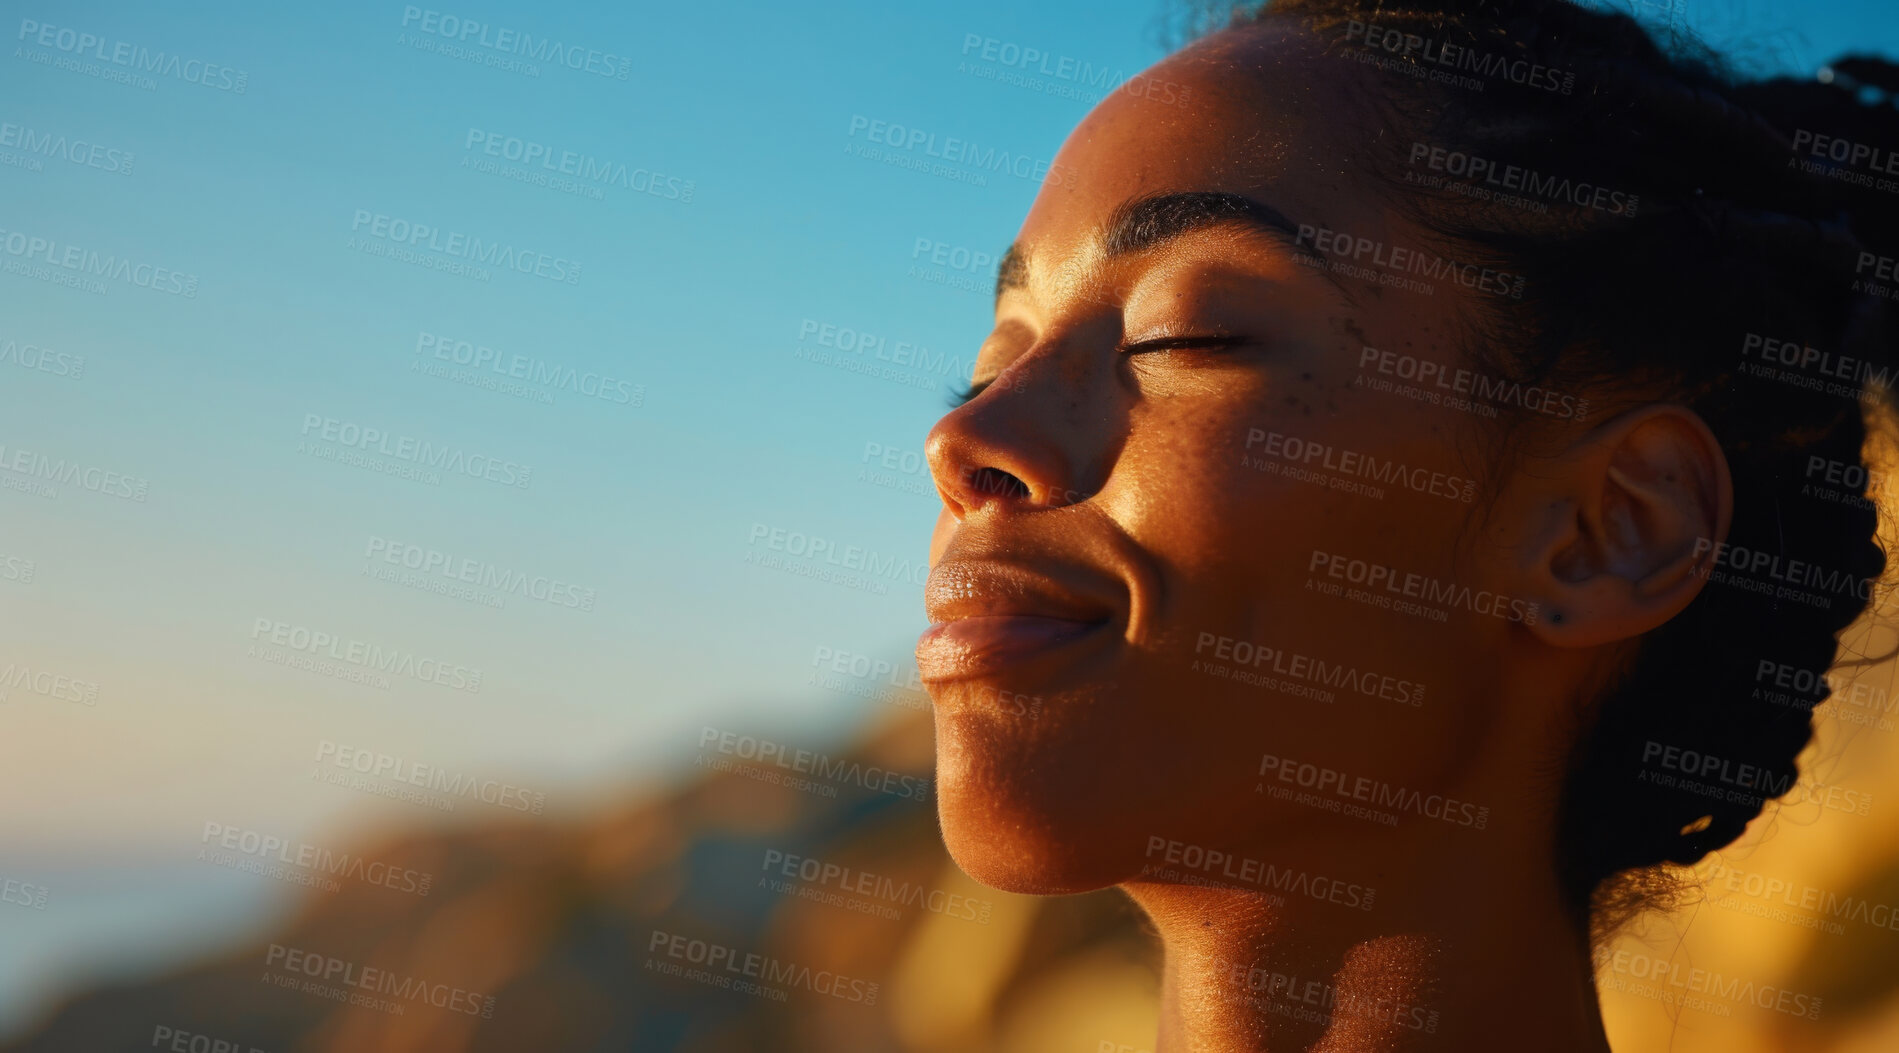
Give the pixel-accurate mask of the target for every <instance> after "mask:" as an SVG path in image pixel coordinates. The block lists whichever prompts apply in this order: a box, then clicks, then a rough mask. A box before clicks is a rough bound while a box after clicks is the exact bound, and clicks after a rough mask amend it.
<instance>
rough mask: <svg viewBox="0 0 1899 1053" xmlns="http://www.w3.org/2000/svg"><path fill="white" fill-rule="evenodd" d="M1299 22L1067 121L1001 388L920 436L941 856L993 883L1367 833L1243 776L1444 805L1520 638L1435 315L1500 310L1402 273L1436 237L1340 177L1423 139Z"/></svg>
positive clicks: (1477, 296) (1058, 887)
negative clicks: (1371, 98) (1354, 92)
mask: <svg viewBox="0 0 1899 1053" xmlns="http://www.w3.org/2000/svg"><path fill="white" fill-rule="evenodd" d="M1296 33H1297V31H1296V30H1293V29H1290V28H1276V27H1253V28H1249V29H1246V30H1242V31H1229V32H1227V33H1223V34H1220V35H1218V36H1216V37H1213V38H1210V39H1208V40H1206V41H1203V42H1201V43H1200V44H1197V45H1195V46H1194V47H1192V48H1189V49H1188V50H1186V51H1184V52H1182V53H1180V54H1178V55H1175V56H1173V57H1171V58H1169V59H1168V60H1166V61H1164V62H1162V63H1160V64H1159V65H1158V66H1156V67H1154V68H1153V69H1151V70H1149V71H1147V73H1145V74H1144V75H1143V76H1142V77H1140V78H1137V79H1136V80H1135V81H1134V82H1131V84H1132V87H1133V88H1135V89H1137V90H1132V91H1131V90H1123V91H1117V92H1115V93H1113V94H1112V95H1111V96H1109V97H1108V98H1107V99H1106V100H1104V101H1103V102H1102V103H1101V104H1100V105H1099V106H1097V107H1096V108H1095V110H1094V111H1093V112H1092V113H1090V114H1089V115H1088V117H1087V118H1086V119H1085V120H1084V121H1083V122H1082V123H1081V125H1080V126H1079V127H1078V128H1077V129H1076V130H1075V132H1074V133H1073V134H1072V135H1071V136H1070V137H1069V139H1068V141H1067V143H1066V144H1065V145H1064V146H1063V148H1062V150H1061V152H1060V154H1059V155H1058V157H1057V159H1056V163H1055V168H1054V173H1055V174H1054V175H1053V176H1052V177H1051V178H1050V180H1049V181H1048V182H1047V183H1046V184H1045V185H1044V187H1043V188H1042V191H1041V193H1040V195H1039V196H1038V197H1037V199H1036V201H1035V204H1034V206H1033V207H1032V209H1031V210H1030V212H1029V215H1028V218H1027V221H1026V222H1025V223H1024V224H1023V226H1022V229H1021V232H1020V235H1019V237H1018V239H1017V242H1016V246H1015V255H1016V258H1017V260H1018V261H1019V266H1018V265H1010V266H1006V267H1005V268H1004V276H1003V277H1004V281H1003V283H1002V285H1003V288H1002V292H1001V296H1000V300H999V302H998V304H997V307H996V315H995V327H994V329H993V330H992V331H991V333H990V334H989V336H988V338H987V339H986V340H985V341H984V342H983V345H982V348H981V352H980V355H979V357H978V359H977V364H976V368H975V377H974V379H975V380H976V381H978V382H981V381H984V380H991V379H992V378H993V381H994V382H993V383H992V384H991V385H990V386H989V387H988V388H987V390H985V391H983V392H982V393H981V394H979V395H978V396H977V397H976V398H974V399H973V400H971V401H970V402H968V403H967V404H966V405H964V406H962V407H961V408H959V409H956V410H954V411H953V412H951V413H949V414H948V415H946V416H945V417H944V418H943V419H942V420H941V421H940V422H938V423H937V425H936V426H935V428H934V429H933V430H932V431H931V433H930V437H929V442H928V452H929V458H930V466H931V470H932V472H933V474H934V476H935V480H936V483H937V486H938V488H939V490H940V492H941V493H942V495H943V498H944V502H945V510H944V511H943V513H942V515H941V516H940V518H939V520H938V523H937V528H936V532H935V535H934V537H933V539H932V545H931V561H932V574H931V577H930V581H929V585H928V588H927V590H926V591H927V608H928V612H929V616H930V620H931V622H932V623H933V624H932V627H931V629H930V630H929V631H927V632H926V633H925V634H924V637H923V639H922V641H921V642H920V644H919V648H918V662H919V667H920V669H921V671H922V673H923V676H924V679H925V681H926V683H927V684H928V686H929V689H930V692H931V695H932V696H933V698H934V701H935V703H936V707H935V712H936V736H937V778H938V786H939V793H940V799H941V816H942V821H943V828H944V833H945V837H946V840H947V842H948V844H949V847H950V849H951V852H952V853H953V854H954V856H955V857H956V859H957V861H958V862H959V863H960V864H961V865H962V866H963V867H964V868H965V869H966V870H967V871H969V872H970V873H971V874H972V875H974V876H975V877H977V878H978V879H980V880H983V881H985V882H987V883H989V884H992V885H995V886H998V887H1002V888H1009V889H1014V890H1017V891H1024V892H1063V891H1080V890H1085V889H1093V888H1100V887H1105V886H1108V885H1112V884H1115V883H1118V882H1121V881H1124V880H1127V879H1130V878H1135V877H1137V876H1139V874H1140V873H1141V868H1142V866H1143V865H1144V864H1145V863H1149V862H1152V863H1154V864H1156V865H1159V864H1161V863H1162V862H1163V858H1162V857H1163V856H1164V854H1165V851H1166V850H1165V849H1164V848H1157V847H1156V846H1157V844H1161V843H1166V842H1172V843H1185V844H1193V845H1201V846H1217V847H1221V848H1223V849H1227V850H1233V849H1236V848H1237V849H1246V850H1248V851H1249V854H1252V855H1254V857H1255V858H1259V859H1262V860H1266V861H1273V860H1287V861H1291V860H1296V859H1298V858H1300V856H1301V855H1302V854H1303V853H1304V851H1305V849H1304V847H1303V846H1308V845H1312V844H1317V843H1320V842H1321V841H1324V840H1326V839H1328V838H1330V839H1336V838H1337V837H1339V836H1341V831H1344V836H1351V834H1352V833H1353V832H1358V833H1364V834H1365V835H1366V836H1368V837H1373V838H1375V837H1378V836H1381V835H1383V834H1385V833H1386V831H1387V828H1385V827H1382V826H1379V825H1377V824H1376V823H1370V822H1366V821H1363V820H1359V819H1354V818H1344V817H1341V816H1340V815H1339V814H1337V813H1335V812H1332V811H1327V810H1322V809H1319V808H1314V807H1310V806H1308V805H1304V804H1300V803H1298V802H1297V801H1296V800H1285V799H1281V798H1279V797H1275V796H1273V795H1271V794H1269V793H1268V792H1265V790H1264V789H1263V787H1284V788H1289V789H1291V790H1293V791H1294V792H1295V794H1296V793H1297V792H1298V791H1300V790H1301V789H1307V788H1310V786H1309V785H1302V782H1301V780H1300V779H1298V778H1295V779H1294V780H1292V781H1282V780H1281V779H1280V778H1279V775H1278V772H1279V770H1280V769H1281V767H1282V766H1283V765H1295V766H1296V765H1315V766H1317V767H1316V768H1314V769H1310V770H1305V769H1297V768H1295V769H1294V770H1295V771H1305V772H1306V774H1307V775H1308V776H1316V774H1317V772H1318V771H1319V770H1320V769H1329V770H1330V771H1331V772H1333V773H1334V775H1333V776H1328V778H1342V779H1345V780H1357V779H1359V778H1361V777H1363V778H1368V779H1373V780H1377V781H1378V782H1381V783H1384V784H1388V785H1389V786H1391V787H1395V788H1401V789H1403V790H1407V791H1416V792H1418V793H1420V794H1424V795H1427V796H1428V795H1430V794H1433V793H1449V794H1451V795H1452V796H1455V795H1456V792H1457V789H1458V787H1459V786H1460V785H1463V784H1464V782H1465V780H1466V778H1467V777H1468V775H1469V772H1468V768H1469V764H1468V761H1469V759H1470V758H1471V756H1472V755H1473V753H1474V752H1476V751H1477V750H1478V749H1479V748H1480V744H1481V742H1482V740H1483V738H1484V735H1485V730H1484V729H1485V728H1486V727H1487V726H1488V725H1489V723H1490V719H1489V718H1490V714H1489V713H1487V712H1485V711H1483V708H1482V707H1484V706H1486V705H1488V703H1485V702H1482V701H1478V700H1481V699H1485V698H1490V697H1494V696H1493V693H1491V692H1486V691H1484V690H1482V685H1483V683H1484V681H1485V680H1486V678H1488V677H1491V676H1493V675H1495V674H1494V672H1493V669H1492V665H1493V663H1492V661H1491V660H1490V659H1492V658H1494V656H1495V655H1496V654H1497V653H1498V652H1499V650H1500V649H1501V648H1503V647H1504V645H1505V643H1506V640H1507V638H1508V637H1509V636H1510V634H1512V633H1519V632H1521V631H1522V630H1523V623H1524V622H1525V621H1526V620H1530V621H1533V620H1534V619H1535V616H1536V615H1535V610H1534V608H1533V607H1530V606H1529V605H1530V604H1532V603H1533V602H1534V601H1535V599H1536V598H1535V597H1534V596H1524V595H1519V593H1518V591H1517V590H1516V589H1515V588H1513V586H1515V585H1517V584H1519V583H1520V581H1521V579H1520V577H1519V575H1518V571H1517V568H1516V565H1515V563H1514V562H1513V560H1512V559H1511V558H1510V555H1509V552H1508V544H1507V540H1506V541H1503V542H1500V541H1499V537H1500V535H1497V536H1490V537H1487V538H1484V539H1479V538H1477V537H1475V536H1474V535H1475V533H1476V532H1477V531H1478V530H1479V529H1480V526H1479V524H1478V522H1477V517H1476V515H1475V513H1474V509H1477V508H1478V507H1479V506H1478V504H1476V503H1475V501H1474V500H1472V498H1474V497H1476V496H1477V495H1476V494H1475V489H1476V488H1475V486H1474V480H1475V478H1476V475H1477V471H1476V469H1477V465H1478V463H1479V459H1480V457H1479V455H1480V453H1481V452H1482V450H1483V446H1482V444H1481V439H1482V438H1483V436H1484V434H1485V432H1484V429H1485V426H1486V425H1485V422H1486V420H1487V418H1486V417H1485V416H1484V415H1483V414H1484V413H1485V407H1486V406H1488V405H1489V403H1486V402H1484V401H1482V400H1481V399H1478V398H1474V397H1472V396H1470V395H1469V394H1468V387H1469V379H1470V378H1469V377H1465V378H1463V379H1461V380H1460V379H1459V378H1458V377H1457V374H1456V372H1455V371H1456V370H1457V369H1458V368H1459V367H1460V365H1462V364H1463V363H1462V362H1461V356H1460V355H1459V353H1458V352H1457V350H1456V340H1455V337H1456V335H1457V334H1458V332H1459V329H1458V328H1457V324H1456V323H1457V319H1458V318H1460V317H1463V316H1464V315H1465V312H1467V311H1469V310H1471V309H1473V308H1475V307H1477V306H1480V305H1481V303H1482V300H1483V298H1484V297H1486V296H1489V295H1496V293H1493V292H1492V291H1491V290H1490V288H1479V289H1477V290H1472V289H1470V288H1467V287H1466V286H1465V285H1464V284H1461V283H1460V282H1458V281H1456V280H1453V279H1451V278H1449V277H1442V276H1440V277H1438V278H1436V279H1435V280H1432V279H1431V278H1429V277H1426V276H1422V275H1420V274H1419V273H1418V272H1417V270H1416V269H1413V268H1412V267H1411V266H1410V265H1411V264H1414V263H1415V262H1416V260H1417V259H1418V258H1419V257H1407V256H1405V255H1404V254H1406V253H1411V254H1416V253H1442V252H1444V249H1443V248H1442V246H1436V245H1434V244H1433V243H1432V242H1431V241H1429V240H1428V239H1427V238H1426V237H1425V235H1424V234H1423V233H1422V232H1421V231H1420V230H1419V229H1418V228H1416V227H1414V226H1413V225H1410V224H1408V223H1406V222H1403V221H1401V220H1400V219H1399V218H1398V217H1396V216H1395V215H1394V214H1393V213H1392V212H1391V211H1390V210H1389V209H1388V207H1387V206H1386V205H1384V204H1383V203H1381V200H1380V197H1379V195H1378V194H1376V193H1374V188H1373V186H1372V185H1371V184H1370V183H1368V182H1365V181H1361V176H1360V175H1359V174H1358V172H1357V171H1356V170H1355V163H1354V158H1358V157H1362V156H1363V155H1364V154H1365V153H1366V152H1367V151H1372V150H1380V149H1388V150H1393V151H1402V150H1405V149H1406V148H1407V147H1408V146H1409V145H1410V144H1409V143H1400V142H1395V141H1392V140H1393V139H1394V137H1393V135H1392V133H1391V132H1389V131H1385V132H1383V136H1382V138H1380V137H1379V136H1380V128H1381V127H1382V126H1381V124H1379V123H1378V122H1374V121H1369V120H1367V119H1365V117H1364V116H1363V114H1362V112H1361V111H1360V110H1358V109H1356V108H1355V107H1354V106H1353V105H1352V104H1351V103H1350V102H1349V101H1348V100H1349V98H1350V94H1349V88H1350V86H1351V85H1352V84H1353V83H1354V81H1355V79H1356V78H1357V77H1359V76H1360V74H1359V73H1358V69H1359V67H1358V66H1357V64H1355V63H1353V62H1351V61H1350V59H1349V58H1348V57H1336V56H1324V55H1320V54H1318V53H1316V51H1315V50H1313V49H1312V47H1311V45H1310V43H1309V42H1308V41H1305V40H1303V39H1302V38H1300V37H1299V36H1297V35H1296ZM1399 160H1400V161H1402V160H1403V155H1402V154H1400V155H1399ZM1182 194H1189V195H1225V196H1220V197H1207V196H1201V197H1192V198H1184V199H1181V198H1175V199H1165V198H1163V197H1162V196H1163V195H1182ZM1142 202H1147V204H1146V205H1144V206H1140V207H1135V206H1138V205H1140V203H1142ZM1256 206H1263V207H1256ZM1275 214H1276V217H1283V220H1284V222H1285V224H1286V225H1287V227H1288V229H1287V230H1284V231H1275V230H1273V229H1272V225H1273V224H1274V223H1276V222H1279V219H1278V218H1275ZM1209 217H1224V218H1222V219H1218V220H1217V221H1207V220H1208V219H1209ZM1117 228H1118V229H1117ZM1347 237H1349V238H1355V239H1369V241H1368V242H1367V241H1363V240H1361V241H1357V242H1344V241H1341V239H1342V238H1347ZM1342 245H1353V246H1355V247H1356V251H1358V252H1359V253H1360V254H1359V255H1358V256H1357V257H1356V259H1357V263H1356V265H1355V269H1349V270H1341V269H1338V268H1336V267H1332V268H1328V267H1327V266H1326V264H1327V263H1329V262H1332V261H1342V260H1347V259H1350V258H1351V257H1347V256H1341V255H1339V254H1338V253H1339V249H1340V248H1341V246H1342ZM1367 246H1369V247H1367ZM1315 249H1316V250H1317V251H1316V252H1315V251H1314V250H1315ZM1400 275H1404V276H1407V277H1408V280H1410V281H1413V282H1421V283H1424V284H1426V285H1427V286H1428V289H1429V291H1424V290H1422V289H1419V288H1416V287H1404V286H1402V285H1394V284H1390V283H1391V282H1392V281H1394V280H1396V278H1397V277H1398V276H1400ZM1492 281H1493V286H1494V280H1492ZM1420 367H1422V368H1423V370H1424V371H1425V374H1426V375H1425V377H1424V379H1422V380H1420V379H1419V369H1420ZM1433 371H1441V372H1433ZM1439 377H1442V379H1437V378H1439ZM1459 385H1462V386H1463V387H1464V388H1465V389H1466V390H1465V393H1464V394H1462V395H1461V397H1464V398H1471V400H1472V401H1471V403H1470V404H1468V405H1464V404H1458V403H1456V402H1455V401H1454V400H1456V399H1457V398H1459V397H1460V392H1459V390H1458V387H1459ZM1481 529H1486V530H1489V529H1492V528H1481ZM1374 568H1379V569H1374ZM1239 676H1245V677H1247V678H1248V680H1241V679H1237V677H1239ZM1328 696H1329V700H1327V699H1328ZM1262 769H1264V774H1262ZM1476 803H1478V804H1481V805H1490V804H1493V803H1497V802H1491V801H1478V802H1476ZM1420 822H1428V820H1421V819H1419V818H1417V817H1416V816H1415V815H1411V814H1406V815H1404V816H1402V818H1401V824H1413V823H1420Z"/></svg>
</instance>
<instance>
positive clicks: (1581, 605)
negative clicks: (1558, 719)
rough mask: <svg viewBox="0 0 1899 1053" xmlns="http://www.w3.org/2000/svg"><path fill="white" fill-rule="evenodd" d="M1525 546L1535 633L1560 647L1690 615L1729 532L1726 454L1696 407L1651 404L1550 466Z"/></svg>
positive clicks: (1730, 487) (1542, 473)
mask: <svg viewBox="0 0 1899 1053" xmlns="http://www.w3.org/2000/svg"><path fill="white" fill-rule="evenodd" d="M1535 475H1536V477H1537V479H1538V484H1537V486H1536V491H1537V492H1536V493H1535V494H1534V495H1531V496H1532V497H1534V500H1533V501H1531V502H1530V503H1528V504H1527V507H1528V508H1529V518H1528V521H1527V522H1526V523H1525V528H1526V530H1525V534H1524V539H1525V542H1526V544H1525V545H1524V547H1523V548H1522V549H1521V550H1520V551H1521V552H1522V554H1523V555H1522V558H1523V563H1522V565H1521V566H1520V567H1519V568H1518V569H1519V571H1520V572H1521V573H1522V574H1523V575H1524V578H1523V579H1522V587H1523V589H1524V591H1525V593H1526V594H1527V595H1529V596H1531V597H1535V598H1537V599H1538V601H1539V606H1540V608H1541V612H1540V613H1541V616H1540V617H1538V618H1537V620H1536V624H1535V625H1534V626H1531V627H1530V628H1531V631H1532V632H1534V633H1536V634H1537V636H1538V637H1539V638H1541V639H1542V640H1543V641H1544V642H1545V643H1548V644H1551V645H1553V646H1556V647H1594V646H1598V645H1601V644H1605V643H1611V642H1613V641H1616V640H1623V639H1629V638H1632V637H1636V636H1640V635H1641V634H1642V633H1645V632H1647V631H1649V630H1650V629H1653V628H1655V627H1656V626H1658V625H1661V624H1662V623H1663V622H1666V621H1667V620H1668V619H1670V618H1673V617H1674V616H1675V615H1677V614H1679V613H1681V610H1682V608H1684V607H1686V606H1688V604H1689V602H1690V601H1692V600H1693V599H1694V598H1695V597H1696V596H1697V595H1699V594H1700V592H1701V589H1702V587H1703V586H1704V585H1706V584H1707V580H1708V572H1709V571H1710V570H1712V569H1713V565H1714V552H1713V549H1714V548H1715V546H1717V545H1718V544H1719V543H1720V542H1722V541H1725V540H1726V539H1727V533H1728V524H1729V521H1730V519H1731V517H1732V515H1733V511H1734V483H1733V480H1732V479H1731V478H1730V477H1729V475H1728V460H1727V456H1726V455H1725V454H1723V453H1722V452H1721V444H1720V442H1719V441H1717V440H1716V439H1715V437H1714V433H1713V432H1712V431H1710V430H1709V429H1708V425H1707V423H1706V422H1704V421H1703V420H1702V419H1701V417H1700V416H1699V415H1698V414H1696V413H1695V412H1694V411H1693V410H1690V409H1688V408H1687V407H1686V406H1680V405H1675V404H1673V403H1657V404H1653V405H1648V406H1644V407H1642V408H1641V409H1639V410H1634V411H1631V412H1629V413H1627V414H1624V415H1622V416H1619V417H1616V418H1613V419H1611V420H1609V421H1607V422H1605V423H1603V424H1601V425H1598V426H1597V427H1596V428H1594V429H1592V430H1590V431H1589V432H1588V433H1586V434H1585V435H1583V436H1582V437H1581V438H1580V439H1578V440H1576V442H1575V443H1574V444H1573V445H1571V446H1570V447H1569V448H1568V449H1567V450H1565V451H1564V452H1563V453H1562V454H1561V455H1559V456H1558V457H1557V458H1556V459H1555V460H1554V461H1553V462H1548V463H1546V464H1544V465H1542V466H1540V467H1539V470H1538V471H1537V472H1536V473H1535Z"/></svg>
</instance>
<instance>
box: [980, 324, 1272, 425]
mask: <svg viewBox="0 0 1899 1053" xmlns="http://www.w3.org/2000/svg"><path fill="white" fill-rule="evenodd" d="M1244 342H1245V341H1244V340H1243V339H1242V338H1241V337H1237V336H1162V337H1155V338H1154V339H1152V340H1141V341H1137V342H1135V343H1132V344H1122V345H1121V346H1120V347H1118V348H1116V349H1115V350H1116V351H1118V352H1120V353H1121V354H1124V355H1140V354H1146V353H1147V352H1150V351H1220V350H1225V349H1226V348H1229V347H1233V346H1235V345H1237V344H1241V343H1244ZM995 382H996V377H990V378H989V379H988V380H983V381H977V382H976V383H973V384H970V385H969V386H967V387H965V388H963V389H961V390H960V391H952V392H951V393H950V408H952V409H958V408H961V407H963V406H967V405H969V404H970V403H971V402H973V401H975V398H976V396H978V395H980V394H982V393H983V392H985V391H987V390H989V385H991V384H994V383H995Z"/></svg>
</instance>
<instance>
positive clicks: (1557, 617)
mask: <svg viewBox="0 0 1899 1053" xmlns="http://www.w3.org/2000/svg"><path fill="white" fill-rule="evenodd" d="M1550 624H1552V625H1561V624H1563V612H1562V611H1551V612H1550Z"/></svg>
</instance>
